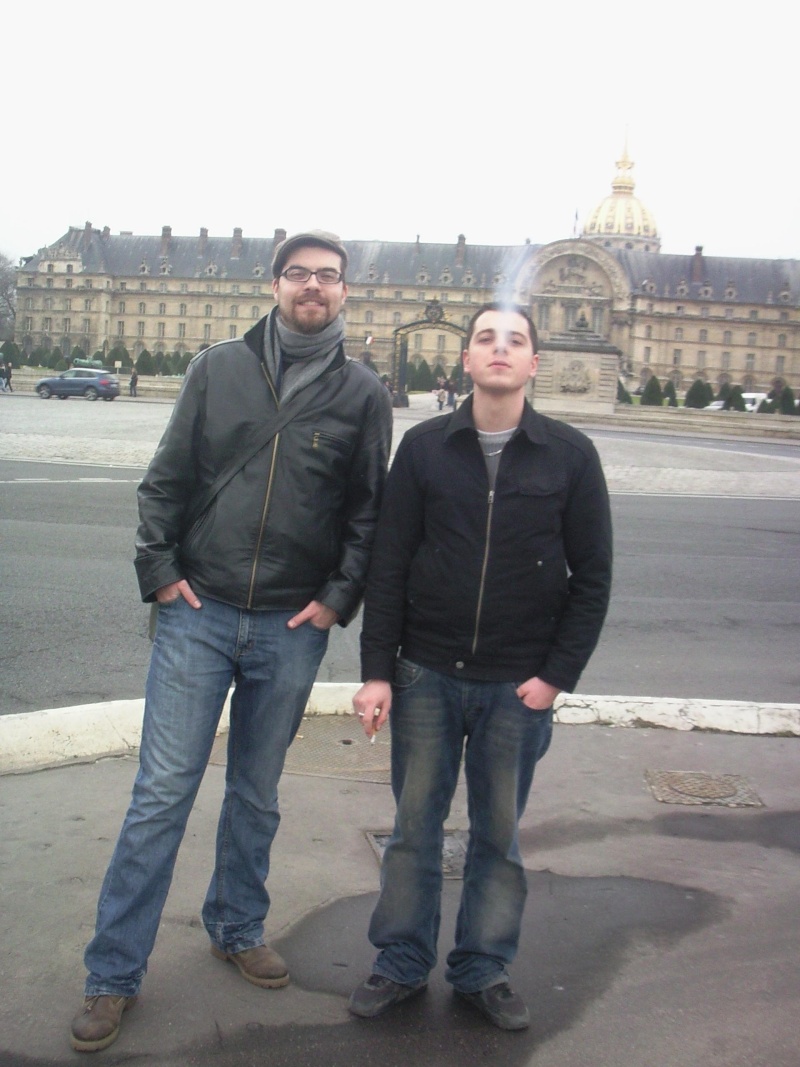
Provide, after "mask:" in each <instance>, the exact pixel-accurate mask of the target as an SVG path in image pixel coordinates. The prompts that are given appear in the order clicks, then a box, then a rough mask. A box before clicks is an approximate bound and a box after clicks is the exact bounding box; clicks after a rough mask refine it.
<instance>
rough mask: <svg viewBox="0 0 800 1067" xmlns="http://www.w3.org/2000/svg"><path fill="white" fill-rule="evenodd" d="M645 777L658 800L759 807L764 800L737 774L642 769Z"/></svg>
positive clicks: (673, 802) (675, 802) (730, 806)
mask: <svg viewBox="0 0 800 1067" xmlns="http://www.w3.org/2000/svg"><path fill="white" fill-rule="evenodd" d="M644 776H645V779H646V781H647V784H648V785H649V786H650V791H651V792H652V794H653V796H654V797H655V798H656V800H658V801H660V802H661V803H662V804H718V805H721V806H722V807H726V808H748V807H750V808H761V807H763V806H764V802H763V801H762V800H761V798H760V797H759V796H758V794H757V793H756V792H755V790H754V789H753V788H752V786H751V785H750V783H749V782H748V781H747V779H746V778H742V776H741V775H738V774H705V773H703V772H702V771H645V772H644Z"/></svg>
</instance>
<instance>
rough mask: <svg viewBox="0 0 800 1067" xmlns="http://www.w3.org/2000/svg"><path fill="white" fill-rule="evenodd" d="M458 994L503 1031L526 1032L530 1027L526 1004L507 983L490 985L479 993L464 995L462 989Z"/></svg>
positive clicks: (457, 991) (458, 990)
mask: <svg viewBox="0 0 800 1067" xmlns="http://www.w3.org/2000/svg"><path fill="white" fill-rule="evenodd" d="M456 993H457V994H458V995H459V996H460V997H461V999H462V1000H466V1001H467V1003H468V1004H471V1005H472V1006H473V1008H477V1009H478V1011H479V1012H480V1013H481V1015H485V1016H486V1018H487V1019H488V1020H489V1022H492V1023H494V1025H495V1026H499V1027H500V1029H501V1030H526V1029H527V1028H528V1027H529V1026H530V1023H531V1017H530V1015H529V1014H528V1009H527V1008H526V1007H525V1002H524V1001H523V999H522V997H521V996H519V995H518V994H517V993H515V992H514V990H513V989H512V988H511V986H510V985H508V983H507V982H502V983H501V984H500V985H490V986H489V988H488V989H480V990H478V992H477V993H462V992H461V990H460V989H457V990H456Z"/></svg>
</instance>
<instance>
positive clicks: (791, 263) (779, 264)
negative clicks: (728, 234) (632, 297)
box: [609, 248, 800, 306]
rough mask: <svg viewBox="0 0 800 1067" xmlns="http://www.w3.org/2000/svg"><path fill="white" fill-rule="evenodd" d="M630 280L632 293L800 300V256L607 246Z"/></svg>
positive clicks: (738, 300) (758, 301) (754, 301)
mask: <svg viewBox="0 0 800 1067" xmlns="http://www.w3.org/2000/svg"><path fill="white" fill-rule="evenodd" d="M609 251H610V254H611V255H612V256H614V258H615V259H616V260H617V261H618V262H619V263H620V265H621V266H622V267H623V269H624V270H625V272H626V274H627V275H628V277H629V278H630V282H631V292H633V293H636V294H643V295H646V294H651V295H653V296H656V297H665V296H666V297H674V298H676V299H685V300H730V301H731V302H732V303H737V304H743V303H744V304H785V305H792V306H797V305H798V304H800V260H796V259H739V258H735V257H730V256H706V255H704V254H703V251H702V249H701V248H697V249H695V253H694V255H691V256H676V255H666V254H665V253H664V252H660V253H659V254H658V255H653V254H652V253H648V252H633V251H625V250H622V249H620V250H614V249H609Z"/></svg>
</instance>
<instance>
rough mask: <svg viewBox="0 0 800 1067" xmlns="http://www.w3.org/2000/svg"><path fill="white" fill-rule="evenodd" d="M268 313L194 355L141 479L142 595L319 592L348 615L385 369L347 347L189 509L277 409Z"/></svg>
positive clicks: (253, 596) (382, 439)
mask: <svg viewBox="0 0 800 1067" xmlns="http://www.w3.org/2000/svg"><path fill="white" fill-rule="evenodd" d="M265 323H266V319H262V320H261V321H260V322H259V323H257V325H256V326H254V327H253V329H252V330H250V331H249V332H248V333H247V334H246V335H245V336H244V337H243V338H237V339H236V340H232V341H223V342H221V343H220V344H217V345H214V346H212V347H211V348H208V349H206V350H205V351H204V352H201V353H200V354H199V355H198V356H196V357H195V358H194V359H193V360H192V362H191V363H190V365H189V368H188V370H187V372H186V379H185V381H184V384H183V387H182V389H181V392H180V395H179V396H178V399H177V401H176V403H175V409H174V411H173V414H172V417H171V418H170V421H169V424H168V425H167V428H166V430H165V431H164V435H163V437H162V439H161V442H160V444H159V446H158V449H157V450H156V453H155V456H154V457H153V460H152V462H151V464H150V467H149V469H148V471H147V474H146V475H145V477H144V480H143V481H142V484H141V485H140V487H139V493H138V496H139V517H140V524H139V529H138V531H137V535H136V560H135V566H136V573H137V577H138V579H139V587H140V590H141V594H142V599H143V600H145V601H146V602H147V601H153V600H154V599H155V593H156V590H157V589H159V588H161V587H162V586H164V585H168V584H170V583H171V582H176V581H179V580H180V579H182V578H186V579H187V580H188V581H189V584H190V585H191V586H192V588H193V589H194V591H195V592H196V593H197V594H198V595H199V596H200V597H201V598H202V596H203V595H204V594H205V595H206V596H209V597H212V598H214V599H217V600H221V601H223V602H225V603H227V604H232V605H234V606H235V607H240V608H248V609H253V610H281V611H295V610H300V609H301V608H303V607H305V606H306V604H308V603H309V601H310V600H319V601H320V602H322V603H323V604H326V605H327V606H328V607H330V608H332V609H333V610H334V611H336V612H338V614H339V615H340V616H341V618H342V620H344V621H347V620H349V619H350V618H352V616H353V615H354V613H355V612H356V610H357V608H358V605H359V602H360V600H361V597H362V595H363V590H364V583H365V580H366V571H367V565H368V561H369V552H370V549H371V546H372V540H373V535H374V529H375V523H376V519H377V514H378V508H379V505H380V498H381V494H382V491H383V484H384V480H385V477H386V468H387V464H388V460H389V446H390V441H391V431H392V410H391V401H390V398H389V395H388V393H387V390H386V388H385V387H384V386H383V385H382V384H381V382H380V381H379V379H378V378H377V377H376V375H375V374H373V372H372V371H371V370H369V369H368V368H367V367H365V366H363V364H360V363H356V362H354V361H353V360H350V359H347V358H346V357H345V355H344V351H343V349H342V350H340V352H339V354H338V356H337V357H336V359H335V360H334V362H333V363H332V365H331V366H329V367H328V368H327V370H326V371H324V373H323V374H322V376H321V377H320V378H319V379H317V380H316V381H315V382H312V384H311V385H310V386H307V387H306V391H307V393H308V395H309V397H310V400H309V403H308V404H307V405H306V406H304V407H303V408H302V410H300V411H299V412H298V414H297V415H296V416H295V417H294V418H293V419H292V420H291V421H290V422H289V423H288V424H287V425H286V426H285V427H284V428H283V429H282V430H280V431H279V433H278V434H277V435H276V436H275V437H274V438H273V439H272V441H271V442H270V443H269V444H268V445H267V446H266V447H265V448H263V449H262V450H261V451H260V452H259V453H258V454H257V455H255V456H254V457H253V458H252V459H250V460H249V461H248V462H247V463H246V464H245V465H244V467H243V468H242V469H241V470H239V471H238V472H237V473H236V474H235V475H234V477H233V478H232V479H231V480H230V481H229V482H228V483H227V484H226V485H225V486H224V487H223V488H222V489H221V490H220V492H219V493H218V494H217V496H216V497H215V498H214V500H213V502H212V503H211V504H210V506H209V507H208V508H206V510H205V511H204V512H203V513H202V515H201V516H200V517H199V518H196V519H195V518H194V517H193V504H194V503H196V502H197V501H198V499H199V498H200V497H202V496H203V494H204V492H205V490H206V489H207V488H208V487H209V486H211V485H212V484H213V483H214V481H215V479H216V478H217V476H218V475H219V474H220V472H221V471H223V470H224V469H226V468H228V467H229V465H230V464H231V463H232V462H233V461H234V459H235V457H236V456H237V454H238V452H239V451H240V450H241V449H242V446H243V445H244V443H245V442H247V441H248V440H249V439H250V438H251V436H252V435H253V434H254V433H255V432H256V431H257V430H258V429H259V428H260V427H261V426H263V425H264V423H265V420H267V419H269V418H270V416H272V415H274V413H275V412H276V411H277V410H278V403H277V400H276V390H275V388H274V385H273V383H272V381H271V379H270V376H269V373H268V371H267V368H266V365H265V363H264V360H263V357H262V353H263V339H264V328H265ZM318 383H319V384H318ZM320 386H322V388H321V391H320ZM302 396H303V392H302V391H301V393H299V394H298V398H300V397H302ZM294 402H295V401H294V400H293V401H292V403H294Z"/></svg>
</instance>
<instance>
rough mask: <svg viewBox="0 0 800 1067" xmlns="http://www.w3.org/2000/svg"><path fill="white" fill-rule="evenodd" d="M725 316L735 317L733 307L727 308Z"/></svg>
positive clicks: (727, 317) (728, 317)
mask: <svg viewBox="0 0 800 1067" xmlns="http://www.w3.org/2000/svg"><path fill="white" fill-rule="evenodd" d="M725 318H726V319H732V318H733V308H725Z"/></svg>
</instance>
